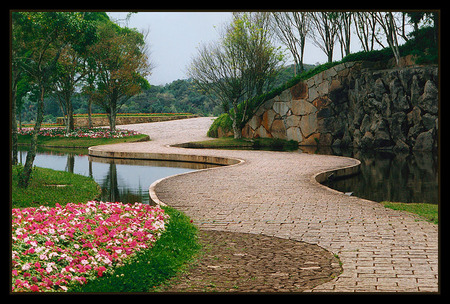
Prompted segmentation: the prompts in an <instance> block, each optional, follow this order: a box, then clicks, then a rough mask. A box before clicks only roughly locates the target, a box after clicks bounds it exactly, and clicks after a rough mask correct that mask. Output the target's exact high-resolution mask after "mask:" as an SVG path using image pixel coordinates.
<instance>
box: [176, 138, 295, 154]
mask: <svg viewBox="0 0 450 304" xmlns="http://www.w3.org/2000/svg"><path fill="white" fill-rule="evenodd" d="M183 147H185V148H203V149H233V150H234V149H252V150H268V151H292V150H297V149H298V142H297V141H295V140H284V139H279V138H255V139H247V138H240V139H236V138H232V137H221V138H217V139H213V140H205V141H196V142H190V143H186V144H183Z"/></svg>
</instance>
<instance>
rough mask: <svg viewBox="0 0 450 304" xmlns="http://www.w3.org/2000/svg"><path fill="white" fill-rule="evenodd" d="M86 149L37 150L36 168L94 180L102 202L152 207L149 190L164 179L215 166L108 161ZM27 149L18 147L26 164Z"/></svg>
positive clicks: (120, 160) (163, 162)
mask: <svg viewBox="0 0 450 304" xmlns="http://www.w3.org/2000/svg"><path fill="white" fill-rule="evenodd" d="M87 154H88V150H87V149H49V148H38V152H37V153H36V158H35V161H34V165H35V166H37V167H43V168H49V169H54V170H60V171H68V172H72V173H76V174H80V175H84V176H90V177H92V178H93V179H94V180H95V181H96V182H97V183H98V184H99V185H100V187H101V189H102V193H101V200H103V201H108V202H116V201H117V202H123V203H134V202H140V203H146V204H149V203H150V198H149V193H148V188H149V187H150V185H151V184H152V183H153V182H155V181H157V180H158V179H161V178H163V177H167V176H171V175H175V174H179V173H185V172H191V171H195V170H198V169H205V168H210V167H215V166H214V165H208V164H198V163H186V162H172V161H151V160H125V159H109V158H100V157H92V156H88V155H87ZM26 155H27V147H19V155H18V158H19V162H21V163H22V164H24V163H25V159H26Z"/></svg>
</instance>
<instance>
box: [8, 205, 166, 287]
mask: <svg viewBox="0 0 450 304" xmlns="http://www.w3.org/2000/svg"><path fill="white" fill-rule="evenodd" d="M167 219H168V216H167V215H166V214H165V213H164V210H162V209H160V208H159V207H151V206H149V205H144V204H140V203H135V204H133V205H131V204H122V203H118V202H112V203H110V202H96V201H90V202H87V203H86V204H73V203H70V204H67V205H66V206H61V205H56V207H54V208H49V207H43V206H41V207H39V208H34V207H32V208H23V209H13V210H12V232H13V235H12V239H13V243H12V272H11V274H12V276H13V282H14V284H13V286H12V287H13V291H14V292H17V291H31V290H32V289H33V291H49V290H55V291H60V290H62V291H67V290H68V287H69V286H72V285H73V284H84V283H86V282H87V280H89V278H92V277H94V276H98V277H101V276H103V274H104V272H105V271H106V270H107V269H108V267H115V266H116V265H117V264H119V263H123V262H124V260H125V259H127V258H128V257H129V256H130V255H132V254H133V253H134V252H137V251H139V250H141V249H142V248H152V244H153V243H154V242H155V241H156V240H157V239H158V238H159V236H160V234H161V233H162V232H163V231H164V229H165V228H164V224H165V221H166V220H167ZM155 220H156V221H155ZM25 261H26V262H25ZM40 261H49V262H45V266H44V267H45V268H42V265H41V262H40ZM29 278H31V280H30V281H28V280H27V279H29Z"/></svg>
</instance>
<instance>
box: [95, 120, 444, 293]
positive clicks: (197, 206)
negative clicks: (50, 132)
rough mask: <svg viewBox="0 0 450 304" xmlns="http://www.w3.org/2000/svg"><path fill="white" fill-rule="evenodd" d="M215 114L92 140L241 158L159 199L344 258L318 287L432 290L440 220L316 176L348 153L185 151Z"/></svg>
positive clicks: (165, 189)
mask: <svg viewBox="0 0 450 304" xmlns="http://www.w3.org/2000/svg"><path fill="white" fill-rule="evenodd" d="M210 124H211V118H194V119H184V120H177V121H169V122H161V123H148V124H137V125H127V126H126V128H127V129H134V130H137V131H140V132H142V133H145V134H148V135H149V136H150V138H151V139H152V141H150V142H142V143H124V144H116V145H105V146H96V147H93V148H91V149H90V153H91V154H96V155H99V154H100V155H101V154H102V153H109V152H115V153H117V154H116V156H120V157H131V158H132V157H136V155H137V154H135V155H134V156H133V153H140V154H139V157H143V156H145V153H153V154H154V153H158V154H160V155H166V156H167V158H168V159H170V155H175V154H176V155H200V156H217V157H225V158H233V159H240V160H243V162H242V163H240V164H237V165H232V166H226V167H218V168H213V169H208V170H200V171H195V172H191V173H188V174H183V175H177V176H173V177H169V178H166V179H163V180H162V181H160V182H159V183H158V184H157V185H156V186H155V188H154V190H155V193H156V195H157V196H158V198H159V199H160V200H161V201H162V202H164V203H166V204H167V205H170V206H172V207H175V208H177V209H179V210H181V211H183V212H185V213H186V214H187V215H188V216H189V217H191V218H192V219H193V220H194V223H195V224H196V225H197V226H198V227H199V228H200V229H207V230H221V231H229V232H244V233H253V234H262V235H267V236H276V237H279V238H286V239H291V240H296V241H303V242H306V243H309V244H316V245H318V246H320V247H322V248H324V249H326V250H328V251H330V252H332V253H333V254H337V255H338V256H339V258H340V261H341V262H342V268H343V272H342V274H341V275H339V276H338V277H337V278H335V279H333V280H331V281H330V282H327V283H324V284H321V285H319V286H316V287H315V288H313V289H312V290H311V291H313V292H315V291H319V292H326V291H331V292H353V291H369V292H374V291H384V292H437V291H438V226H437V225H434V224H432V223H429V222H426V221H423V220H419V219H418V217H416V216H414V215H412V214H409V213H406V212H402V211H395V210H391V209H387V208H384V207H383V206H382V205H381V204H379V203H376V202H372V201H369V200H364V199H360V198H357V197H351V196H350V197H349V196H346V195H344V194H342V193H340V192H337V191H334V190H331V189H329V188H327V187H325V186H322V185H320V184H318V183H317V182H316V181H315V179H314V178H313V176H314V175H315V174H317V173H319V172H322V171H329V170H335V169H338V168H342V167H348V166H354V165H356V164H357V163H358V162H357V161H356V160H354V159H351V158H345V157H337V156H328V155H312V154H306V153H297V152H270V151H232V150H210V149H201V150H200V149H184V148H176V147H170V145H172V144H177V143H183V142H188V141H197V140H206V139H208V138H207V137H206V135H205V134H206V131H207V129H208V127H209V125H210Z"/></svg>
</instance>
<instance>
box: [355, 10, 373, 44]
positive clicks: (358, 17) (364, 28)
mask: <svg viewBox="0 0 450 304" xmlns="http://www.w3.org/2000/svg"><path fill="white" fill-rule="evenodd" d="M353 19H354V21H355V29H356V35H357V36H358V38H359V41H360V42H361V46H362V48H363V50H364V51H365V52H369V51H373V47H374V42H375V39H377V32H376V31H377V22H376V19H375V16H374V14H373V13H369V12H355V13H353Z"/></svg>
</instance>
